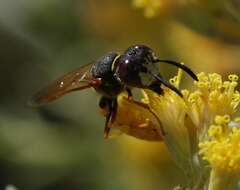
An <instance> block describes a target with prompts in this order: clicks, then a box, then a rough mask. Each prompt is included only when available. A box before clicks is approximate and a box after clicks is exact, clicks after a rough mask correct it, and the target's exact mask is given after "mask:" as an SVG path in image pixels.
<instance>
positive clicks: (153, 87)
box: [148, 81, 164, 95]
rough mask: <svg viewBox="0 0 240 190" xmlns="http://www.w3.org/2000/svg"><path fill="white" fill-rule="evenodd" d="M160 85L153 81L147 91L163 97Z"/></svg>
mask: <svg viewBox="0 0 240 190" xmlns="http://www.w3.org/2000/svg"><path fill="white" fill-rule="evenodd" d="M160 84H161V83H160ZM160 84H159V82H158V81H155V82H153V83H152V84H151V85H150V86H149V87H148V89H150V90H152V91H154V92H156V93H157V94H159V95H163V93H164V92H163V89H162V88H161V87H160Z"/></svg>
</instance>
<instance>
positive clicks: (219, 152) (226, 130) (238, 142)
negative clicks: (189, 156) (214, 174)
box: [199, 115, 240, 174]
mask: <svg viewBox="0 0 240 190" xmlns="http://www.w3.org/2000/svg"><path fill="white" fill-rule="evenodd" d="M229 123H230V117H229V116H228V115H225V116H216V117H215V124H213V125H211V126H210V128H209V130H208V135H209V139H208V140H205V141H203V142H201V143H199V148H200V155H202V156H203V159H204V160H207V161H208V162H209V163H210V165H211V167H212V168H214V169H218V170H223V171H226V172H231V173H237V174H240V151H239V149H240V128H238V127H231V126H229Z"/></svg>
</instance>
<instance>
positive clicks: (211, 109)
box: [183, 72, 240, 128]
mask: <svg viewBox="0 0 240 190" xmlns="http://www.w3.org/2000/svg"><path fill="white" fill-rule="evenodd" d="M197 76H198V79H199V81H198V82H195V84H196V86H197V88H198V90H196V91H195V92H193V93H189V91H188V90H184V91H183V93H184V95H185V101H186V104H187V106H188V109H189V111H188V112H189V115H190V116H191V118H192V120H193V122H194V124H195V125H196V126H199V127H202V128H204V126H201V125H204V124H205V125H207V126H209V125H210V124H211V123H212V121H213V120H214V117H215V116H216V115H225V114H229V115H231V114H233V113H234V112H235V111H236V108H237V106H238V105H239V103H240V93H239V92H238V91H237V90H235V88H236V87H237V85H238V82H237V81H238V76H237V75H229V76H228V79H229V81H223V80H222V76H221V75H219V74H216V73H212V74H205V73H203V72H202V73H199V74H198V75H197ZM201 121H204V123H201ZM206 121H207V122H206ZM209 122H210V123H209Z"/></svg>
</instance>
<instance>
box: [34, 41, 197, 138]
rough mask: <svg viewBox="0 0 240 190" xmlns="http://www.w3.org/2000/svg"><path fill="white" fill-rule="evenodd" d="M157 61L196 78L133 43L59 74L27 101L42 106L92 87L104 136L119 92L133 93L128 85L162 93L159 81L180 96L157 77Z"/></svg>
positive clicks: (107, 132)
mask: <svg viewBox="0 0 240 190" xmlns="http://www.w3.org/2000/svg"><path fill="white" fill-rule="evenodd" d="M159 63H167V64H171V65H174V66H177V67H179V68H181V69H182V70H184V71H185V72H186V73H188V74H189V75H190V76H191V77H192V78H193V79H194V80H198V79H197V76H196V75H195V74H194V72H193V71H192V70H191V69H190V68H188V67H187V66H185V65H183V64H181V63H178V62H175V61H170V60H161V59H159V58H158V57H157V56H156V55H155V53H154V51H153V50H152V49H151V48H149V47H148V46H146V45H133V46H130V47H129V48H127V49H126V50H125V51H124V52H123V53H122V54H119V53H116V52H109V53H107V54H105V55H104V56H102V57H100V58H99V59H98V60H97V61H95V62H94V63H91V64H87V65H84V66H81V67H80V68H78V69H76V70H74V71H72V72H69V73H67V74H66V75H63V76H62V77H60V78H58V79H57V80H55V81H53V82H52V83H50V84H49V85H48V86H46V87H45V88H43V89H41V90H40V91H39V92H37V93H36V94H35V95H34V96H33V98H32V99H31V104H32V105H44V104H47V103H50V102H52V101H54V100H56V99H58V98H60V97H62V96H63V95H65V94H67V93H69V92H72V91H78V90H83V89H87V88H91V87H92V88H94V89H95V90H96V91H97V92H98V93H100V94H101V98H100V101H99V106H100V108H101V109H104V110H107V114H106V122H105V128H104V137H105V138H107V137H108V134H109V131H110V126H111V124H112V123H113V121H114V118H115V117H116V113H117V97H118V95H119V94H120V93H122V92H127V94H128V98H129V99H130V98H132V96H133V95H132V88H141V89H149V90H152V91H154V92H156V93H157V94H159V95H162V94H163V89H162V88H161V84H163V85H164V86H166V87H167V88H169V89H171V90H172V91H174V92H175V93H177V94H178V95H179V96H181V97H182V93H181V92H180V91H179V90H178V89H177V88H176V87H175V86H173V85H172V84H171V83H169V82H168V80H165V79H164V78H163V77H162V76H161V74H160V71H159V69H158V68H157V64H159Z"/></svg>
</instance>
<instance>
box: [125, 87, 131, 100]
mask: <svg viewBox="0 0 240 190" xmlns="http://www.w3.org/2000/svg"><path fill="white" fill-rule="evenodd" d="M126 91H127V94H128V100H132V99H133V94H132V91H131V89H130V88H126Z"/></svg>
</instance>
